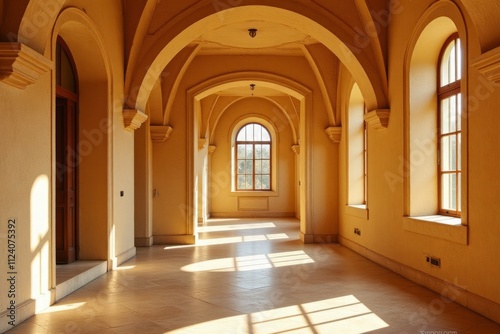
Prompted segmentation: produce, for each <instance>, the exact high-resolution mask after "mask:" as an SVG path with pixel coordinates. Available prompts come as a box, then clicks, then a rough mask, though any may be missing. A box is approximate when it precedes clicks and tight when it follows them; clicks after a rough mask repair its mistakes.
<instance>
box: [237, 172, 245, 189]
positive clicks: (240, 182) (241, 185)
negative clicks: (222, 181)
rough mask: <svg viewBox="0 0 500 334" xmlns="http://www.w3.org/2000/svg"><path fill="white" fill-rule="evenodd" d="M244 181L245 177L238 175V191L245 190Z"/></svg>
mask: <svg viewBox="0 0 500 334" xmlns="http://www.w3.org/2000/svg"><path fill="white" fill-rule="evenodd" d="M245 180H246V177H245V175H239V176H238V186H237V187H238V189H246V187H245Z"/></svg>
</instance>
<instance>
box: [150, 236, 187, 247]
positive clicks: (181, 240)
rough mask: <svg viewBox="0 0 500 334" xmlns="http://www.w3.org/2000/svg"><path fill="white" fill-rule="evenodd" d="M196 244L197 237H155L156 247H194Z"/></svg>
mask: <svg viewBox="0 0 500 334" xmlns="http://www.w3.org/2000/svg"><path fill="white" fill-rule="evenodd" d="M195 243H196V236H195V235H189V234H186V235H154V236H153V244H154V245H194V244H195Z"/></svg>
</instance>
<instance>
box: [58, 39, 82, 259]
mask: <svg viewBox="0 0 500 334" xmlns="http://www.w3.org/2000/svg"><path fill="white" fill-rule="evenodd" d="M55 127H56V129H55V132H56V135H55V137H56V182H55V183H56V262H57V263H58V264H63V263H64V264H66V263H71V262H74V261H76V260H77V259H78V251H77V250H78V188H79V184H78V182H79V180H78V179H79V178H78V159H79V154H78V78H77V72H76V69H75V65H74V61H73V57H72V56H71V53H70V51H69V49H68V47H67V46H66V43H65V42H64V40H63V39H62V38H58V40H57V45H56V117H55Z"/></svg>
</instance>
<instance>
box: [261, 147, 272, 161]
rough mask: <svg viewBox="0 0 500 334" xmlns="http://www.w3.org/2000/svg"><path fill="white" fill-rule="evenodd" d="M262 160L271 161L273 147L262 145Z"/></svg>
mask: <svg viewBox="0 0 500 334" xmlns="http://www.w3.org/2000/svg"><path fill="white" fill-rule="evenodd" d="M262 159H271V145H269V144H268V145H262Z"/></svg>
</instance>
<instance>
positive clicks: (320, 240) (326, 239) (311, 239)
mask: <svg viewBox="0 0 500 334" xmlns="http://www.w3.org/2000/svg"><path fill="white" fill-rule="evenodd" d="M300 240H301V241H302V242H303V243H305V244H332V243H337V242H338V240H339V236H338V234H304V233H302V232H300Z"/></svg>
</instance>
